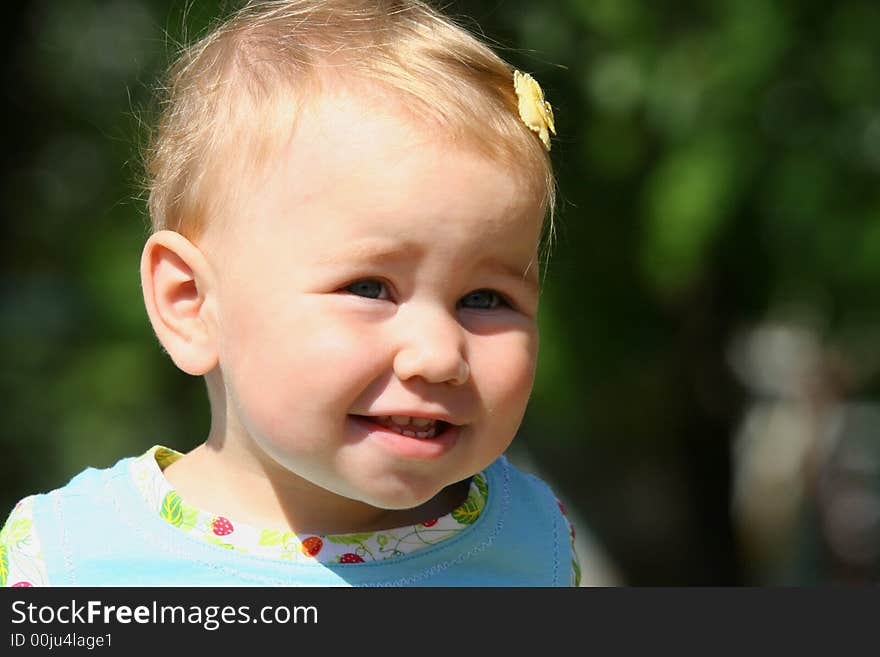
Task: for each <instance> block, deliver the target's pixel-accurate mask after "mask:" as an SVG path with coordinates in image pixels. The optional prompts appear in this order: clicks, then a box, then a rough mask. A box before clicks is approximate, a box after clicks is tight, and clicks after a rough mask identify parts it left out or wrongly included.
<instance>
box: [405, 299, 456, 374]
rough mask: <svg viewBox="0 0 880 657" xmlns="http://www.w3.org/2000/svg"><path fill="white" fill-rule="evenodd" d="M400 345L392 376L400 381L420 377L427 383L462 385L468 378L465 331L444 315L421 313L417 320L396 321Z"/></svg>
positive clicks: (453, 318)
mask: <svg viewBox="0 0 880 657" xmlns="http://www.w3.org/2000/svg"><path fill="white" fill-rule="evenodd" d="M398 319H399V320H400V321H401V333H402V337H401V341H400V344H399V347H398V350H397V353H396V354H395V358H394V373H395V374H396V375H397V377H398V378H399V379H400V380H401V381H406V380H408V379H412V378H414V377H420V378H422V379H424V380H425V381H428V382H429V383H451V384H453V385H461V384H463V383H465V382H466V381H467V380H468V378H470V367H469V365H468V360H467V354H466V345H467V343H466V340H465V331H464V329H463V328H462V326H461V324H459V323H458V320H457V318H455V317H452V316H450V315H449V314H447V313H441V312H437V313H430V314H426V313H420V317H419V318H418V319H417V320H413V319H411V318H408V317H399V318H398Z"/></svg>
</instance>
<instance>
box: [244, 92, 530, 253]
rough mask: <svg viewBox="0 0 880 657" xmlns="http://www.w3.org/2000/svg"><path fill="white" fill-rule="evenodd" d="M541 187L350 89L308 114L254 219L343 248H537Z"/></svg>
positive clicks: (283, 152)
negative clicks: (502, 244) (430, 241)
mask: <svg viewBox="0 0 880 657" xmlns="http://www.w3.org/2000/svg"><path fill="white" fill-rule="evenodd" d="M538 187H539V185H537V184H536V183H535V181H534V180H532V181H530V180H529V178H528V175H527V172H525V171H523V170H521V169H520V168H517V167H511V166H509V165H505V164H504V163H502V162H501V161H497V160H493V159H491V158H488V157H486V156H484V155H482V154H480V153H479V152H478V151H477V149H475V148H473V147H472V145H470V144H468V143H467V142H464V141H463V140H456V139H454V138H450V137H449V136H448V135H446V134H445V133H444V132H443V131H442V130H441V129H440V128H439V126H436V125H432V124H430V123H428V122H426V121H424V120H421V119H417V118H416V117H415V116H413V115H412V114H411V113H409V112H407V109H406V107H405V105H404V104H403V103H402V102H401V101H400V100H399V99H397V98H394V97H393V96H391V95H389V94H383V93H357V94H355V93H352V92H350V91H347V90H346V91H337V92H335V93H331V94H322V95H321V97H320V98H318V99H316V100H315V101H314V102H311V103H309V104H307V105H306V106H305V107H304V108H303V111H302V113H301V114H300V116H299V118H298V120H297V122H296V127H295V130H294V132H293V134H292V138H291V139H290V140H288V142H287V143H286V144H284V145H283V146H281V147H279V148H278V149H277V154H276V155H275V157H274V162H273V163H272V165H271V166H270V167H269V169H268V175H267V176H266V177H265V179H264V180H262V181H261V183H260V184H259V185H258V188H259V189H258V193H257V194H256V195H255V198H254V199H253V200H254V201H255V202H254V203H252V204H251V212H249V214H250V216H251V221H255V220H257V219H266V218H268V219H269V223H276V222H278V224H279V225H275V226H273V229H275V230H282V229H283V227H284V226H289V227H293V228H294V229H295V230H297V231H308V232H309V233H313V234H315V235H322V234H324V235H326V236H327V237H329V238H335V239H336V240H337V241H352V240H357V239H361V238H364V239H365V238H368V237H371V236H373V237H375V236H376V233H377V231H384V233H385V234H386V235H387V236H389V237H394V238H397V239H399V240H401V241H406V240H407V239H410V238H411V239H420V238H423V237H424V235H423V233H424V232H425V231H434V232H439V231H443V233H444V234H445V235H446V236H447V237H449V238H452V239H454V240H457V241H458V242H459V243H460V244H461V245H462V248H466V247H467V246H468V245H474V244H479V245H481V247H482V248H483V249H487V248H489V247H492V246H493V245H494V246H496V247H497V246H499V245H498V244H497V242H498V240H505V239H506V240H507V241H510V238H511V235H512V234H513V233H515V234H516V235H518V236H519V235H521V236H522V237H523V238H524V239H523V240H521V241H522V242H523V243H526V244H529V245H530V246H529V247H528V248H529V250H531V248H532V247H531V243H532V242H536V241H537V237H538V235H539V232H540V226H541V222H542V219H543V207H542V204H541V191H540V190H539V189H538ZM266 206H271V207H266ZM476 218H479V221H475V220H474V219H476ZM306 219H308V221H305V220H306ZM252 227H253V226H252Z"/></svg>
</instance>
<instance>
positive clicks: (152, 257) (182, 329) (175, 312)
mask: <svg viewBox="0 0 880 657" xmlns="http://www.w3.org/2000/svg"><path fill="white" fill-rule="evenodd" d="M210 282H211V268H210V265H209V264H208V261H207V260H206V259H205V256H204V255H203V254H202V252H201V251H200V250H199V249H198V248H197V247H196V246H195V245H194V244H193V243H192V242H190V241H189V240H188V239H186V238H185V237H184V236H183V235H181V234H180V233H175V232H173V231H170V230H160V231H158V232H156V233H154V234H153V235H151V236H150V238H149V239H148V240H147V243H146V244H145V245H144V252H143V254H142V256H141V286H142V288H143V292H144V303H145V304H146V307H147V315H149V317H150V323H151V324H152V325H153V330H154V331H155V332H156V336H157V337H158V338H159V342H161V343H162V346H163V347H165V350H166V351H167V352H168V355H169V356H171V360H173V361H174V364H175V365H177V367H179V368H180V369H181V370H183V371H184V372H187V373H188V374H193V375H196V376H198V375H202V374H206V373H207V372H210V371H211V370H213V369H214V367H215V366H216V365H217V344H216V340H215V331H214V327H215V324H214V321H213V317H212V316H211V313H210V307H211V304H210V303H208V301H210V299H211V294H212V289H211V285H210Z"/></svg>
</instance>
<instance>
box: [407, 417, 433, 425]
mask: <svg viewBox="0 0 880 657" xmlns="http://www.w3.org/2000/svg"><path fill="white" fill-rule="evenodd" d="M433 421H434V420H431V419H428V418H426V417H414V418H413V419H412V423H413V424H414V425H416V426H417V427H426V426H428V425H429V424H431V423H432V422H433Z"/></svg>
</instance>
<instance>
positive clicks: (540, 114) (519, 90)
mask: <svg viewBox="0 0 880 657" xmlns="http://www.w3.org/2000/svg"><path fill="white" fill-rule="evenodd" d="M513 88H514V90H515V91H516V96H517V98H518V99H519V116H520V118H521V119H522V120H523V123H525V124H526V125H527V126H528V127H529V129H531V130H533V131H535V132H537V133H538V136H539V137H540V138H541V141H542V142H544V146H545V147H546V148H547V150H548V151H549V150H550V133H551V132H552V133H553V134H554V135H555V134H556V125H555V123H554V121H553V108H552V107H550V103H548V102H547V101H546V100H544V92H543V91H542V90H541V85H540V84H538V81H537V80H535V78H533V77H532V76H531V75H529V74H528V73H523V72H522V71H514V72H513Z"/></svg>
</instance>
